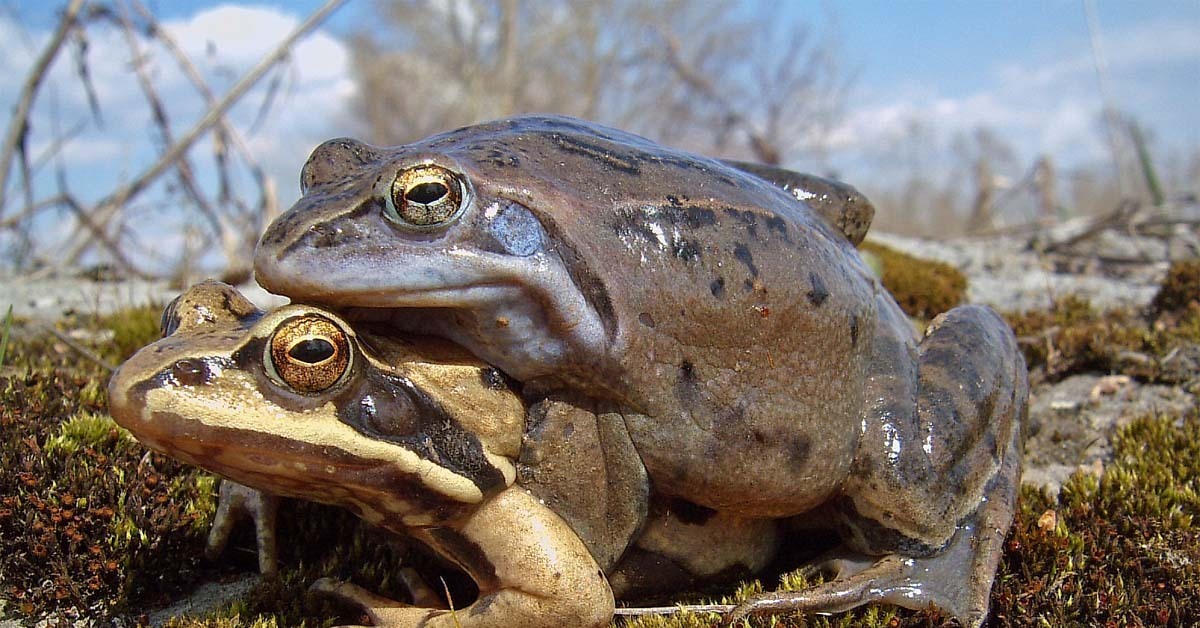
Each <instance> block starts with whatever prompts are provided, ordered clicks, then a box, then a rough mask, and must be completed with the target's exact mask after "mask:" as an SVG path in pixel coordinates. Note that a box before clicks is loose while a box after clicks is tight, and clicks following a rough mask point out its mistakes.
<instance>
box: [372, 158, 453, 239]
mask: <svg viewBox="0 0 1200 628" xmlns="http://www.w3.org/2000/svg"><path fill="white" fill-rule="evenodd" d="M465 196H466V195H465V194H464V185H463V182H462V179H461V178H460V177H459V176H458V175H456V174H455V173H453V172H451V171H449V170H447V169H445V168H443V167H441V166H435V165H433V164H426V165H421V166H415V167H412V168H409V169H407V170H401V171H400V172H399V173H397V174H396V179H395V180H394V181H392V189H391V191H390V193H389V194H386V195H385V197H386V203H385V204H386V207H387V209H386V212H385V214H386V215H387V217H388V218H389V219H390V220H391V221H392V222H394V223H396V224H399V225H402V226H405V227H410V228H415V229H433V228H436V227H439V226H441V225H444V224H446V223H448V222H450V221H451V220H453V219H454V218H455V217H456V216H458V214H459V211H460V210H462V208H463V205H464V204H465V203H464V202H463V200H464V198H465Z"/></svg>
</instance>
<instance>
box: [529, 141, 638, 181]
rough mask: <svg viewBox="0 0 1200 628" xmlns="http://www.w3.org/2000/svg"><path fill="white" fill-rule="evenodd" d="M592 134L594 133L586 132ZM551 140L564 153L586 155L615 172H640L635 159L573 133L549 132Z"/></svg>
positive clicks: (636, 173)
mask: <svg viewBox="0 0 1200 628" xmlns="http://www.w3.org/2000/svg"><path fill="white" fill-rule="evenodd" d="M588 135H594V133H588ZM550 139H551V141H553V142H554V144H555V146H557V147H558V149H559V150H561V151H563V152H565V153H572V154H575V155H581V156H583V157H587V158H588V159H591V160H593V161H596V162H599V163H600V164H602V165H604V166H607V167H609V168H612V169H613V170H615V171H617V172H621V173H624V174H627V175H630V176H634V177H636V176H639V175H641V174H642V169H641V167H639V166H638V163H637V162H636V161H632V160H630V159H627V158H626V157H625V156H623V155H618V154H617V153H615V152H613V151H611V150H609V149H607V148H605V147H604V146H601V145H599V144H595V143H592V142H588V141H585V140H583V139H580V138H578V137H575V136H573V135H563V134H561V133H551V134H550Z"/></svg>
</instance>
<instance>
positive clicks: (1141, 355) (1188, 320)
mask: <svg viewBox="0 0 1200 628" xmlns="http://www.w3.org/2000/svg"><path fill="white" fill-rule="evenodd" d="M1198 312H1200V310H1198ZM1006 318H1007V319H1008V323H1009V325H1011V326H1012V328H1013V331H1014V332H1015V333H1016V335H1017V339H1018V341H1019V342H1020V345H1021V349H1022V351H1023V352H1024V354H1025V362H1026V364H1027V365H1028V366H1029V368H1030V369H1031V371H1032V372H1033V373H1034V374H1035V375H1037V376H1041V377H1044V378H1046V379H1049V380H1051V381H1054V380H1058V379H1061V378H1063V377H1066V376H1067V375H1071V374H1074V373H1083V372H1100V373H1110V372H1123V373H1125V374H1126V375H1131V376H1134V377H1138V378H1140V379H1143V380H1146V381H1151V382H1160V383H1166V384H1176V383H1180V382H1181V381H1186V379H1187V378H1188V377H1189V374H1188V373H1181V372H1178V369H1177V368H1173V367H1172V365H1171V364H1169V363H1168V362H1169V360H1168V358H1169V357H1170V356H1171V354H1172V352H1174V351H1175V350H1176V349H1179V348H1181V347H1183V346H1185V345H1188V344H1195V343H1197V342H1200V316H1197V317H1185V318H1182V319H1175V320H1173V321H1170V322H1167V321H1160V322H1159V323H1158V324H1151V323H1150V322H1148V321H1146V320H1145V319H1144V318H1142V317H1141V316H1140V315H1138V314H1136V313H1134V312H1133V311H1131V310H1109V311H1099V310H1096V309H1095V308H1093V307H1092V306H1091V304H1090V303H1089V302H1088V301H1087V299H1084V298H1082V297H1079V296H1075V295H1067V296H1066V297H1064V298H1062V299H1060V300H1059V301H1057V302H1056V303H1055V304H1054V305H1053V306H1052V307H1051V308H1050V309H1049V310H1044V311H1043V310H1035V311H1030V312H1021V313H1016V314H1011V313H1010V314H1008V315H1006ZM1035 379H1037V378H1035Z"/></svg>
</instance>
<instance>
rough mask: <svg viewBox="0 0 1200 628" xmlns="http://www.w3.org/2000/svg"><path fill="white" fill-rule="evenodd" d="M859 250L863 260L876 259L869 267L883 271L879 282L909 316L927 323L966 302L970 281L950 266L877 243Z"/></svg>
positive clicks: (866, 243) (863, 244) (864, 245)
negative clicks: (864, 258)
mask: <svg viewBox="0 0 1200 628" xmlns="http://www.w3.org/2000/svg"><path fill="white" fill-rule="evenodd" d="M859 249H860V250H861V251H862V252H863V253H864V257H867V258H868V259H870V258H871V257H873V258H874V259H875V261H874V262H869V263H871V264H872V266H873V267H874V268H876V269H877V270H878V269H882V272H881V273H880V281H881V282H882V283H883V286H884V287H885V288H887V289H888V292H891V293H892V296H894V297H895V298H896V302H897V303H899V304H900V307H901V309H903V310H904V313H905V314H908V315H909V316H912V317H914V318H920V319H926V320H928V319H931V318H933V317H934V316H937V315H938V314H941V313H942V312H945V311H946V310H949V309H950V308H952V307H954V306H956V305H958V304H960V303H962V302H963V300H964V299H965V298H966V295H967V278H966V276H965V275H963V274H962V273H961V272H959V270H958V269H957V268H954V267H953V266H951V265H949V264H945V263H942V262H935V261H932V260H925V259H920V258H917V257H913V256H911V255H908V254H906V253H901V252H899V251H896V250H894V249H890V248H888V247H886V246H883V245H881V244H878V243H875V242H863V243H862V245H861V246H860V247H859Z"/></svg>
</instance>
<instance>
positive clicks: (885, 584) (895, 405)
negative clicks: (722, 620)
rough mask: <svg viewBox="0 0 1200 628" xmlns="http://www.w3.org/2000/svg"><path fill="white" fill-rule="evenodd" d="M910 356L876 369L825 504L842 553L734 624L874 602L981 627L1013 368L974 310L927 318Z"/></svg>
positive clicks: (1014, 481)
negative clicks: (818, 579) (807, 581)
mask: <svg viewBox="0 0 1200 628" xmlns="http://www.w3.org/2000/svg"><path fill="white" fill-rule="evenodd" d="M884 340H885V341H886V340H887V339H886V338H885V339H884ZM897 340H899V339H897ZM898 344H899V343H897V345H898ZM897 345H893V346H891V347H888V346H886V342H885V346H884V347H882V348H880V349H878V351H879V353H878V355H877V357H876V362H877V363H882V361H883V360H887V359H893V360H894V358H895V355H897V351H898V350H899V348H900V347H899V346H897ZM916 357H917V360H916V361H915V365H914V366H915V368H914V369H912V370H906V369H905V368H903V367H894V368H891V369H890V370H889V369H881V370H880V373H881V376H879V377H876V378H874V381H875V382H876V384H875V385H876V386H878V388H877V389H873V390H871V391H869V393H868V394H869V395H870V396H869V397H868V398H871V399H877V400H879V402H878V405H877V406H874V407H872V408H870V409H869V411H868V413H867V420H866V421H865V422H864V425H865V426H866V431H865V433H864V435H863V444H862V446H861V447H860V456H859V458H858V459H856V461H855V468H854V471H853V473H852V474H851V478H850V479H848V480H847V482H846V483H845V484H844V486H843V496H842V497H841V498H839V499H838V500H836V501H835V503H834V504H833V508H834V510H835V512H836V513H837V514H836V518H837V519H840V522H839V525H840V527H841V528H842V529H843V530H845V531H846V534H845V541H846V544H847V546H848V549H849V550H850V553H848V554H846V555H845V556H844V557H843V559H841V560H833V561H827V563H826V565H825V566H826V567H829V568H830V569H828V570H829V571H832V572H835V573H836V578H835V579H834V580H833V581H831V582H827V583H824V584H821V585H817V586H816V587H812V588H810V589H807V590H803V591H796V592H777V593H768V594H764V595H761V596H756V597H754V598H751V599H750V600H748V601H746V602H745V603H743V604H742V605H741V606H739V607H738V608H737V609H736V610H735V614H734V616H735V617H741V616H744V615H746V614H749V613H766V612H777V611H781V610H790V609H796V610H816V611H840V610H847V609H850V608H854V607H856V606H859V605H862V604H867V603H871V602H884V603H893V604H897V605H900V606H904V607H907V608H918V609H919V608H925V607H926V606H928V605H929V604H933V605H934V606H937V607H939V608H941V609H942V610H944V611H946V612H947V613H949V614H952V615H954V616H955V617H957V618H958V619H959V620H960V621H961V622H962V623H963V624H964V625H966V626H972V627H973V626H978V625H979V624H980V623H982V621H983V619H984V617H985V616H986V615H987V607H988V596H989V593H990V590H991V584H992V579H993V577H994V576H995V569H996V565H997V563H998V562H999V559H1000V555H1001V553H1002V550H1003V541H1004V535H1005V534H1006V533H1007V531H1008V528H1009V526H1010V524H1011V523H1012V515H1013V508H1014V503H1015V500H1016V492H1017V486H1018V482H1019V478H1020V458H1021V442H1022V440H1021V438H1022V436H1021V431H1022V427H1021V426H1022V424H1023V423H1024V418H1025V413H1026V402H1027V396H1028V386H1027V383H1026V381H1025V377H1026V376H1025V367H1024V362H1023V360H1022V359H1021V356H1020V354H1019V353H1018V352H1017V348H1016V342H1015V339H1014V338H1013V336H1012V332H1011V331H1010V330H1009V329H1008V328H1007V326H1006V325H1005V324H1004V322H1003V321H1002V320H1001V319H1000V318H999V317H998V316H997V315H996V314H995V313H994V312H993V311H991V310H990V309H988V308H984V307H978V306H964V307H959V308H955V309H954V310H951V311H950V312H948V313H947V314H946V315H943V316H942V317H939V318H938V319H936V320H935V321H934V322H933V323H932V324H931V325H930V328H929V330H928V331H927V334H926V337H925V339H924V340H923V341H922V342H921V343H920V345H919V347H918V348H917V356H916Z"/></svg>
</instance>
